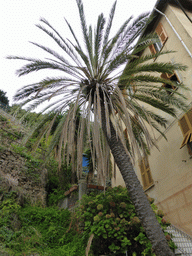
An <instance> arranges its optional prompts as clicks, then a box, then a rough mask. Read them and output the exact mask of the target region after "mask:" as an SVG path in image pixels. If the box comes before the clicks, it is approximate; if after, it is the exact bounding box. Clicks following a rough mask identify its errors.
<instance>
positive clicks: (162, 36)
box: [155, 23, 168, 44]
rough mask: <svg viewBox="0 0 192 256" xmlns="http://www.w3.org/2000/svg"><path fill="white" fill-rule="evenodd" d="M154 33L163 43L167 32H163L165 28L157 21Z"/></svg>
mask: <svg viewBox="0 0 192 256" xmlns="http://www.w3.org/2000/svg"><path fill="white" fill-rule="evenodd" d="M155 31H156V33H157V35H158V36H159V38H160V39H161V42H162V44H164V43H165V42H166V41H167V38H168V36H167V33H166V32H165V29H164V28H163V26H162V24H161V23H159V24H158V26H157V28H156V30H155Z"/></svg>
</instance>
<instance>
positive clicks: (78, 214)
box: [0, 109, 175, 256]
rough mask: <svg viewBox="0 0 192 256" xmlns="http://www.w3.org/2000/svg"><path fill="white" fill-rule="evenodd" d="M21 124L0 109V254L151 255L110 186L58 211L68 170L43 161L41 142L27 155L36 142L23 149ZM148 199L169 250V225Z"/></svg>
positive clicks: (123, 198)
mask: <svg viewBox="0 0 192 256" xmlns="http://www.w3.org/2000/svg"><path fill="white" fill-rule="evenodd" d="M32 115H33V116H34V117H36V116H35V115H36V114H34V113H32ZM29 120H30V118H29V119H28V121H29ZM31 120H32V119H31ZM33 120H34V119H33ZM23 122H24V123H25V125H23V124H22V123H21V122H20V121H18V120H17V118H15V117H13V116H12V115H10V114H9V113H6V112H4V111H2V110H1V109H0V145H1V146H0V162H1V165H0V187H1V189H0V255H4V256H9V255H10V256H11V255H12V256H13V255H14V256H20V255H23V256H24V255H25V256H46V255H47V256H60V255H63V256H76V255H79V256H81V255H82V256H83V255H89V256H91V255H92V256H93V255H94V256H99V255H118V256H121V255H122V256H123V255H125V252H126V251H127V255H128V256H139V255H147V256H150V255H151V256H154V255H155V254H154V253H153V251H152V249H151V248H152V246H151V243H150V241H149V240H148V238H147V237H146V234H145V232H144V229H143V227H142V226H141V223H140V220H139V219H138V217H137V216H136V213H135V208H134V206H133V204H132V203H131V201H130V199H129V195H128V193H127V190H126V189H124V188H122V187H118V188H113V189H112V188H110V187H109V188H107V190H106V192H105V194H104V193H98V192H97V191H92V192H91V191H90V192H89V195H87V196H85V197H84V198H83V200H82V201H81V203H80V206H79V208H77V209H76V211H75V212H70V211H68V210H64V209H59V207H58V202H59V201H60V200H61V199H62V198H64V197H65V195H64V192H65V191H66V190H68V189H69V187H70V185H71V184H70V183H71V169H70V166H69V167H67V166H66V164H62V166H61V169H60V171H59V172H58V164H57V162H56V161H55V160H54V158H53V156H50V158H49V161H45V152H46V145H45V144H43V143H41V148H39V149H38V151H37V152H36V153H33V154H32V152H31V148H32V146H33V143H35V138H33V139H32V140H30V143H28V144H26V146H23V145H22V141H23V138H24V137H25V135H26V134H28V133H29V132H30V129H31V126H30V123H29V122H28V123H26V120H23ZM149 200H150V203H151V206H152V208H153V210H154V211H155V213H156V216H157V219H158V221H159V223H160V224H161V226H162V228H163V230H164V232H165V235H166V238H167V240H168V242H169V245H170V247H171V248H172V249H174V248H175V245H174V243H173V242H172V240H171V236H170V235H169V234H168V233H167V232H166V228H167V226H168V225H170V224H169V222H168V221H167V220H166V219H165V217H164V216H163V213H162V212H161V211H158V209H157V207H156V206H155V205H154V204H153V200H152V199H151V198H149Z"/></svg>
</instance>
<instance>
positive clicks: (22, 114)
mask: <svg viewBox="0 0 192 256" xmlns="http://www.w3.org/2000/svg"><path fill="white" fill-rule="evenodd" d="M9 113H10V114H11V115H13V116H14V117H16V118H17V119H18V120H20V121H21V122H22V124H23V125H27V126H29V127H32V126H33V125H35V123H36V122H38V121H39V120H41V119H42V115H41V114H38V113H35V112H31V111H27V110H25V109H22V106H21V105H19V104H14V105H12V106H11V107H10V109H9Z"/></svg>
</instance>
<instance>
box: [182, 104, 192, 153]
mask: <svg viewBox="0 0 192 256" xmlns="http://www.w3.org/2000/svg"><path fill="white" fill-rule="evenodd" d="M179 126H180V128H181V131H182V133H183V137H184V139H183V141H182V144H181V147H180V148H182V147H184V146H186V145H187V147H188V150H189V154H190V155H192V109H190V110H189V111H188V112H187V113H186V114H185V115H184V116H183V117H182V118H181V119H180V120H179Z"/></svg>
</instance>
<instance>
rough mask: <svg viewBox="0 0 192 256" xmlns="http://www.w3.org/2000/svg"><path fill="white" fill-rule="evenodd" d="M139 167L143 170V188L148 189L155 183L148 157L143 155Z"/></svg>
mask: <svg viewBox="0 0 192 256" xmlns="http://www.w3.org/2000/svg"><path fill="white" fill-rule="evenodd" d="M139 168H140V172H141V179H142V184H143V189H144V190H147V189H148V188H150V187H151V186H152V185H154V181H153V178H152V175H151V169H150V166H149V161H148V157H143V158H142V159H141V160H140V161H139Z"/></svg>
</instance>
